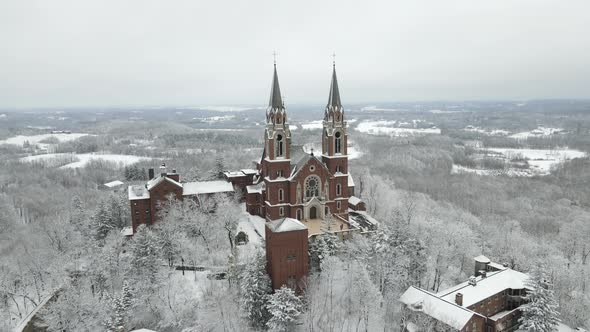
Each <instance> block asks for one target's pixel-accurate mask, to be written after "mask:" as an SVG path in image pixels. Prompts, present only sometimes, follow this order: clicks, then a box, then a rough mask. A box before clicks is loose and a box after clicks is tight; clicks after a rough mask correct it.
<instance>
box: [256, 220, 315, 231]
mask: <svg viewBox="0 0 590 332" xmlns="http://www.w3.org/2000/svg"><path fill="white" fill-rule="evenodd" d="M266 225H267V226H268V228H270V230H271V231H273V232H274V233H282V232H291V231H301V230H305V229H307V226H305V225H304V224H302V223H301V221H299V220H297V219H293V218H283V219H277V220H273V221H269V222H267V223H266Z"/></svg>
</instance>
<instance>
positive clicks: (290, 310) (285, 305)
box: [266, 286, 302, 331]
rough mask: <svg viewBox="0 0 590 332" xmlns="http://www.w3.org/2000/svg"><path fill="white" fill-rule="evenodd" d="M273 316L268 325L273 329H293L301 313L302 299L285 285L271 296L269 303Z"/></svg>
mask: <svg viewBox="0 0 590 332" xmlns="http://www.w3.org/2000/svg"><path fill="white" fill-rule="evenodd" d="M267 308H268V311H269V312H270V315H271V318H270V320H269V321H268V323H266V326H268V328H269V329H270V330H271V331H291V330H293V327H294V326H295V323H296V322H297V318H298V317H299V315H300V314H301V309H302V303H301V299H300V298H299V297H298V296H297V295H295V292H294V291H293V290H292V289H291V288H289V287H287V286H283V287H281V288H280V289H278V290H277V291H276V292H275V293H274V294H273V295H271V296H270V299H269V301H268V305H267Z"/></svg>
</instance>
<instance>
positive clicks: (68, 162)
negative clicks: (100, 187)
mask: <svg viewBox="0 0 590 332" xmlns="http://www.w3.org/2000/svg"><path fill="white" fill-rule="evenodd" d="M150 159H151V158H148V157H140V156H133V155H122V154H95V153H82V154H75V153H48V154H39V155H35V156H28V157H23V158H21V159H20V161H21V162H25V163H43V164H45V165H46V166H48V167H51V166H57V165H62V166H60V168H81V167H85V166H86V165H88V163H89V162H90V161H92V160H102V161H106V162H111V163H114V164H116V165H118V166H120V167H123V166H128V165H131V164H135V163H137V162H139V161H142V160H150ZM64 163H65V164H64Z"/></svg>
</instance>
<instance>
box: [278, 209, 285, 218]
mask: <svg viewBox="0 0 590 332" xmlns="http://www.w3.org/2000/svg"><path fill="white" fill-rule="evenodd" d="M284 215H285V208H284V207H282V206H281V207H280V208H279V216H281V217H282V216H284Z"/></svg>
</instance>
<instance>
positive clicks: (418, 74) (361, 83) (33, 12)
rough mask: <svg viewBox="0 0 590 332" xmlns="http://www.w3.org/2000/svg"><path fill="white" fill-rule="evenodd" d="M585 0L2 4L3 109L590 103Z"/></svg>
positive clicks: (589, 25)
mask: <svg viewBox="0 0 590 332" xmlns="http://www.w3.org/2000/svg"><path fill="white" fill-rule="evenodd" d="M589 34H590V1H588V0H567V1H566V0H493V1H490V0H485V1H484V0H445V1H441V0H430V1H426V0H411V1H410V0H403V1H401V0H388V1H371V0H369V1H367V0H363V1H343V0H322V1H320V0H313V1H307V0H297V1H279V0H274V1H258V0H248V1H199V0H190V1H188V0H187V1H183V0H174V1H169V0H168V1H164V0H162V1H151V0H135V1H134V0H96V1H80V0H69V1H62V0H51V1H47V0H38V1H30V0H18V1H12V0H0V107H3V108H11V107H23V108H26V107H61V106H64V107H75V106H100V107H102V106H171V105H175V106H182V105H193V106H195V105H211V104H218V105H227V104H264V103H265V102H266V101H267V100H268V94H269V91H270V79H271V74H272V59H273V56H272V53H273V51H276V52H277V53H278V54H279V55H278V60H277V62H278V70H279V78H280V81H281V89H282V92H283V94H284V95H285V97H286V103H287V104H289V103H324V102H325V101H326V99H327V93H328V88H329V79H330V74H331V64H332V57H331V54H332V53H333V52H335V53H336V66H337V70H338V77H339V83H340V86H341V93H342V99H343V102H345V103H346V102H348V103H362V102H386V101H412V100H464V99H505V98H507V99H529V98H590V37H589Z"/></svg>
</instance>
